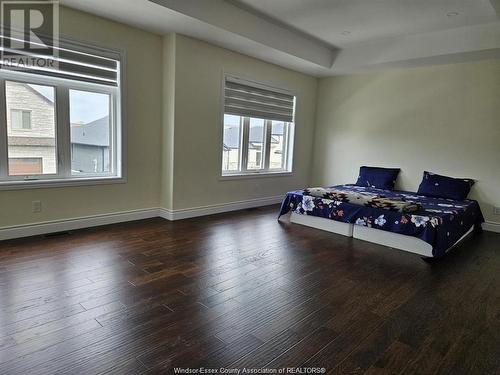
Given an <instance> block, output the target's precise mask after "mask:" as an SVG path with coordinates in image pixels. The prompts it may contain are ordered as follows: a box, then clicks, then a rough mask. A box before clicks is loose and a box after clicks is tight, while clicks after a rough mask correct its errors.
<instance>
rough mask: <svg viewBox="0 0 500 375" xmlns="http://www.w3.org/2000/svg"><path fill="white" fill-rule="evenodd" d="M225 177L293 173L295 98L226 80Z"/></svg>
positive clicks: (223, 173)
mask: <svg viewBox="0 0 500 375" xmlns="http://www.w3.org/2000/svg"><path fill="white" fill-rule="evenodd" d="M224 83H225V89H224V123H223V144H222V175H223V176H231V175H255V174H271V173H286V172H291V170H292V154H293V152H292V143H293V130H294V112H295V96H294V95H293V94H291V93H289V92H287V91H284V90H278V89H275V88H270V87H268V86H264V85H260V84H256V83H253V82H248V81H243V80H240V79H238V78H235V77H229V76H227V77H225V82H224Z"/></svg>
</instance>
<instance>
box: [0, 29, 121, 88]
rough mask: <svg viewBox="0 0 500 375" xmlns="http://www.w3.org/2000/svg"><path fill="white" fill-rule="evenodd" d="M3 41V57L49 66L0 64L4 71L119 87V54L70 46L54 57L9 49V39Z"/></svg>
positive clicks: (65, 46) (56, 52) (59, 49)
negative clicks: (26, 59) (40, 61)
mask: <svg viewBox="0 0 500 375" xmlns="http://www.w3.org/2000/svg"><path fill="white" fill-rule="evenodd" d="M0 38H1V39H2V40H1V42H2V47H1V49H2V50H3V53H4V56H6V55H7V56H9V57H14V58H16V59H23V58H28V59H30V60H32V59H37V58H40V59H44V60H45V61H46V62H47V63H45V64H26V65H20V64H16V65H14V64H12V66H11V65H9V64H6V63H5V62H4V61H1V60H0V64H1V68H2V69H6V70H16V71H21V72H24V73H31V74H39V75H44V76H53V77H58V78H65V79H71V80H77V81H85V82H93V83H98V84H104V85H109V86H118V83H119V79H120V60H121V57H120V54H119V53H117V52H111V51H105V50H99V49H95V50H94V49H90V48H88V47H83V46H80V45H76V44H69V43H67V44H64V45H63V46H61V47H53V48H54V53H53V55H46V54H36V53H32V52H26V51H24V50H18V49H12V48H9V46H10V45H11V43H10V41H9V40H8V39H11V38H9V37H7V36H0ZM32 61H34V60H32Z"/></svg>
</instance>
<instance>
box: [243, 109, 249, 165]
mask: <svg viewBox="0 0 500 375" xmlns="http://www.w3.org/2000/svg"><path fill="white" fill-rule="evenodd" d="M249 136H250V118H249V117H244V118H243V134H242V137H241V142H242V145H241V171H242V172H247V167H248V143H249Z"/></svg>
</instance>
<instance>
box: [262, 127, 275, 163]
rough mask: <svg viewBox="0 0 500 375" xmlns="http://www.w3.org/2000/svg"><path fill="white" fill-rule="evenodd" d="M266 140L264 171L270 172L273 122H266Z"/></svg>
mask: <svg viewBox="0 0 500 375" xmlns="http://www.w3.org/2000/svg"><path fill="white" fill-rule="evenodd" d="M264 124H265V126H264V130H265V134H264V135H265V140H264V145H263V146H264V147H263V152H264V170H265V171H268V170H269V163H270V160H271V133H272V128H273V124H272V121H271V120H266V121H265V123H264Z"/></svg>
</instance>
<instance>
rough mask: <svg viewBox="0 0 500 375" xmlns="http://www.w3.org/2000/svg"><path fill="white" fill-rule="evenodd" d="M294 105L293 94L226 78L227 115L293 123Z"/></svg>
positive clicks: (225, 110) (225, 100) (225, 109)
mask: <svg viewBox="0 0 500 375" xmlns="http://www.w3.org/2000/svg"><path fill="white" fill-rule="evenodd" d="M294 105H295V96H293V95H292V94H287V93H284V92H281V91H279V92H278V91H274V90H273V89H272V88H264V87H263V86H259V87H257V86H252V85H251V84H246V82H243V81H240V80H236V79H232V78H229V77H226V81H225V88H224V112H225V113H227V114H231V115H237V116H246V117H257V118H263V119H267V120H276V121H285V122H293V121H294V119H293V117H294Z"/></svg>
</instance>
